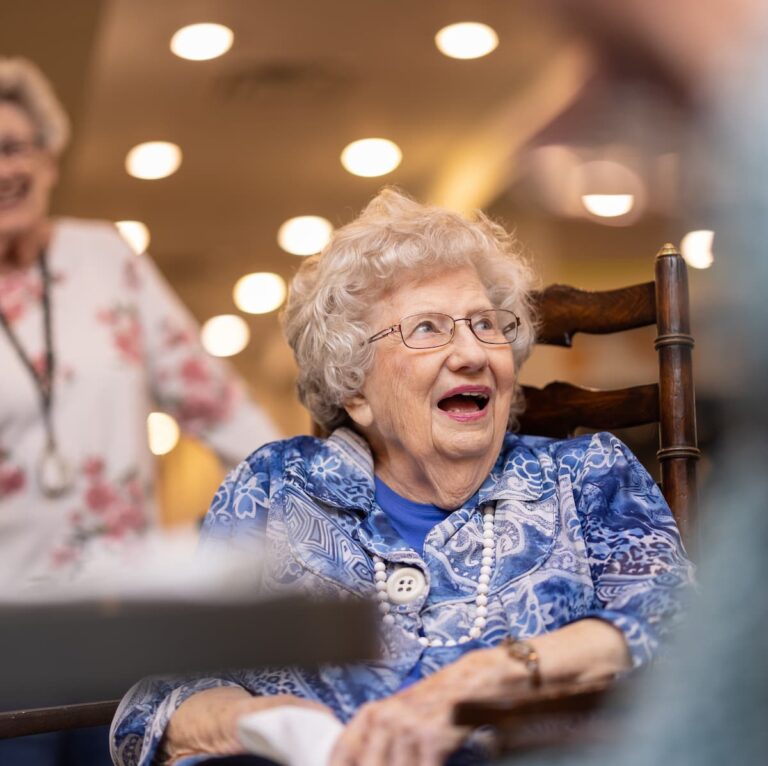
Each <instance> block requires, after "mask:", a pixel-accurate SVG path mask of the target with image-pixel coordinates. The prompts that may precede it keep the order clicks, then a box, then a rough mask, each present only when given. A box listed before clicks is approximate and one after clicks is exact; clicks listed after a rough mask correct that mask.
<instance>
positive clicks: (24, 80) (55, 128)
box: [0, 57, 69, 155]
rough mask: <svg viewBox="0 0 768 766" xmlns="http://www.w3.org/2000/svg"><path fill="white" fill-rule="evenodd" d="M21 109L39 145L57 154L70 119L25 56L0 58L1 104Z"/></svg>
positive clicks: (60, 148)
mask: <svg viewBox="0 0 768 766" xmlns="http://www.w3.org/2000/svg"><path fill="white" fill-rule="evenodd" d="M2 103H11V104H14V105H15V106H18V107H19V108H20V109H21V110H22V111H24V112H25V113H26V114H27V116H28V117H29V119H30V120H31V121H32V124H33V125H34V126H35V130H36V132H37V136H36V138H37V140H38V141H39V142H40V145H41V146H42V147H43V148H44V149H46V150H47V151H49V152H51V154H54V155H59V154H61V152H63V151H64V149H65V148H66V146H67V143H68V141H69V118H68V117H67V113H66V112H65V111H64V107H62V105H61V102H60V101H59V99H58V98H57V97H56V94H55V93H54V91H53V88H52V87H51V84H50V83H49V82H48V80H47V79H46V77H45V75H44V74H43V73H42V72H41V71H40V70H39V69H38V68H37V67H36V66H35V65H34V64H33V63H32V62H31V61H28V60H27V59H24V58H3V57H0V104H2Z"/></svg>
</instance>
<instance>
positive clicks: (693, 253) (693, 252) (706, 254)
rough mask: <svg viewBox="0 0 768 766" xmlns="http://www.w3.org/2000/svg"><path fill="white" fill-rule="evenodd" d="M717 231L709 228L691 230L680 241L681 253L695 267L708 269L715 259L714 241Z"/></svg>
mask: <svg viewBox="0 0 768 766" xmlns="http://www.w3.org/2000/svg"><path fill="white" fill-rule="evenodd" d="M714 240H715V232H714V231H709V230H707V229H700V230H698V231H689V232H688V233H687V234H686V235H685V236H684V237H683V241H682V242H681V243H680V254H681V255H682V256H683V258H685V262H686V263H687V264H688V265H689V266H692V267H693V268H694V269H708V268H709V267H710V266H711V265H712V263H713V262H714V260H715V257H714V255H713V254H712V243H713V242H714Z"/></svg>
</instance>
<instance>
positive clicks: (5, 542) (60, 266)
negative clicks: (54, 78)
mask: <svg viewBox="0 0 768 766" xmlns="http://www.w3.org/2000/svg"><path fill="white" fill-rule="evenodd" d="M68 136H69V127H68V121H67V117H66V114H65V113H64V110H63V109H62V107H61V105H60V104H59V102H58V99H57V98H56V96H55V94H54V93H53V91H52V90H51V87H50V85H49V83H48V82H47V81H46V80H45V78H44V77H43V75H42V74H41V73H40V72H39V71H38V70H37V68H36V67H35V66H34V65H32V64H31V63H29V62H27V61H24V60H23V59H2V58H0V370H2V374H0V577H2V579H3V582H5V583H6V584H7V583H8V580H9V579H10V578H11V577H13V578H14V579H15V580H18V581H19V582H20V583H21V584H22V585H24V584H26V583H28V582H31V581H40V580H50V579H57V580H58V579H61V578H63V577H67V576H69V575H70V574H71V573H73V572H75V571H77V570H78V568H79V567H82V566H83V565H84V564H85V563H86V562H87V560H88V559H89V558H90V557H91V556H92V555H94V556H98V557H102V556H103V555H104V554H105V552H106V551H111V552H114V553H115V555H117V554H118V553H119V551H121V550H124V549H125V548H126V546H129V545H130V543H131V541H132V540H135V539H136V538H137V537H138V536H141V535H142V534H143V533H144V532H145V531H146V530H147V529H148V528H150V527H152V526H153V525H154V524H155V523H156V521H157V513H156V509H155V507H154V488H153V485H154V462H153V458H152V455H151V454H150V452H149V446H148V444H147V437H146V419H147V415H148V414H149V412H150V411H151V410H153V409H157V408H158V407H159V408H162V409H163V410H165V411H167V412H170V413H171V414H173V415H175V416H176V418H177V419H178V420H179V422H180V424H181V426H182V427H183V428H184V429H185V430H186V431H187V432H192V433H194V434H195V435H197V436H200V437H202V438H203V439H204V440H205V441H206V442H207V443H208V444H209V445H211V446H212V447H213V448H214V449H215V450H216V452H217V453H218V454H219V455H220V456H221V457H222V459H223V460H224V462H226V463H227V464H228V467H231V466H233V465H236V464H237V463H238V462H239V461H240V460H242V458H243V456H244V455H246V454H248V452H249V451H251V450H252V449H253V448H254V446H255V444H254V442H257V443H264V442H266V441H271V440H272V439H274V438H275V437H276V435H277V431H276V429H275V428H274V427H273V426H272V424H271V422H270V421H269V420H268V419H267V418H266V416H265V415H264V414H263V413H262V412H261V411H260V410H258V409H257V408H256V407H255V406H253V405H252V404H250V403H249V401H248V399H247V397H246V396H245V395H244V394H245V389H244V387H243V386H242V385H241V383H240V382H239V381H237V380H236V379H235V378H234V376H233V375H232V372H231V371H230V370H228V369H227V368H226V367H225V366H223V365H222V364H221V363H220V362H219V361H218V360H214V359H213V358H211V357H209V356H208V355H207V354H206V353H205V352H204V351H203V349H202V347H201V346H200V344H199V341H198V337H199V334H198V329H197V327H196V325H195V323H194V321H193V320H192V318H191V317H190V316H189V314H188V312H187V311H186V309H185V308H184V307H183V306H182V304H181V303H180V301H179V299H178V297H177V296H176V295H175V294H174V293H173V292H172V291H171V289H170V288H169V287H168V285H167V284H166V283H165V281H164V280H163V278H162V276H161V275H160V274H159V273H158V271H157V269H156V267H155V266H154V265H153V263H152V261H151V260H150V259H149V258H148V257H147V256H146V255H144V254H142V255H136V254H134V253H133V252H132V251H131V250H130V249H129V247H128V245H127V244H126V243H125V241H123V239H122V238H121V237H120V236H119V234H118V232H117V231H116V229H115V228H114V226H112V225H111V224H109V223H107V222H102V221H83V220H76V219H72V218H63V219H62V218H52V217H51V216H50V214H49V198H50V195H51V192H52V190H53V188H54V186H55V183H56V180H57V174H58V170H57V166H58V158H59V156H60V154H61V153H62V152H63V150H64V148H65V147H66V144H67V139H68Z"/></svg>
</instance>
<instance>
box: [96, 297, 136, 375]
mask: <svg viewBox="0 0 768 766" xmlns="http://www.w3.org/2000/svg"><path fill="white" fill-rule="evenodd" d="M96 318H97V319H98V320H99V322H101V323H102V324H105V325H107V326H108V327H110V328H111V329H112V342H113V343H114V345H115V348H116V349H117V350H118V352H119V353H120V355H121V356H122V357H123V359H125V360H126V361H128V362H131V363H134V364H136V363H139V362H141V352H142V344H141V341H142V337H141V323H140V322H139V318H138V317H137V316H136V312H135V311H134V310H133V308H130V307H124V306H117V307H115V308H112V309H99V311H97V312H96Z"/></svg>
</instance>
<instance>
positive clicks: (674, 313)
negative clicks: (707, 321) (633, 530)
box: [655, 244, 700, 542]
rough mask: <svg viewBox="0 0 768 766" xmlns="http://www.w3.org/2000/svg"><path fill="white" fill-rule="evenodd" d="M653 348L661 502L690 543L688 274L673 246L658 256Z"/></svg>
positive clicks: (692, 461) (692, 438)
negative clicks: (656, 367) (656, 357)
mask: <svg viewBox="0 0 768 766" xmlns="http://www.w3.org/2000/svg"><path fill="white" fill-rule="evenodd" d="M656 324H657V328H658V337H657V338H656V342H655V346H656V350H657V351H658V353H659V404H660V407H659V409H660V412H661V419H660V422H659V451H658V453H657V458H658V460H659V462H660V463H661V481H662V488H663V491H664V496H665V497H666V499H667V502H668V503H669V506H670V508H671V509H672V513H673V514H674V516H675V519H676V520H677V523H678V525H679V526H680V531H681V533H682V535H683V539H684V540H686V541H690V542H693V541H692V540H691V535H692V530H693V529H694V528H695V524H694V519H695V514H696V461H697V460H698V459H699V454H700V453H699V449H698V447H697V443H696V413H695V405H694V391H693V370H692V361H691V350H692V348H693V337H692V336H691V327H690V316H689V304H688V273H687V269H686V265H685V261H684V260H683V258H682V256H681V255H680V253H679V252H678V251H677V249H676V248H675V247H674V245H669V244H667V245H664V247H662V248H661V250H660V251H659V253H658V255H657V256H656Z"/></svg>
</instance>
